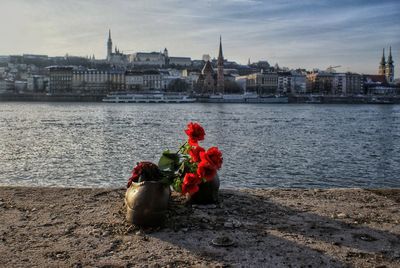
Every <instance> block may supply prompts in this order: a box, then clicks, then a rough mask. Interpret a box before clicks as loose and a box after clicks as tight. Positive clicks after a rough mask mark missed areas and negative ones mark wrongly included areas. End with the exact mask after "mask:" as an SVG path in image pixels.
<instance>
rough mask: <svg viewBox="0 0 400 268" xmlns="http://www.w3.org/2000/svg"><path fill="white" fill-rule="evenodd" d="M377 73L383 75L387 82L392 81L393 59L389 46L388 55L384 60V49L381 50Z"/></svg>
mask: <svg viewBox="0 0 400 268" xmlns="http://www.w3.org/2000/svg"><path fill="white" fill-rule="evenodd" d="M378 74H379V75H384V76H385V77H386V80H387V81H388V82H389V83H392V82H393V81H394V61H393V57H392V47H390V48H389V56H388V59H387V61H386V58H385V49H383V51H382V58H381V62H380V63H379V70H378Z"/></svg>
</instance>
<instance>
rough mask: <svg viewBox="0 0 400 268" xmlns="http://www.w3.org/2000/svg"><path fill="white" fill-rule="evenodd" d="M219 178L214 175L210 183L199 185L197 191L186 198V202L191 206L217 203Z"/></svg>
mask: <svg viewBox="0 0 400 268" xmlns="http://www.w3.org/2000/svg"><path fill="white" fill-rule="evenodd" d="M218 192H219V177H218V174H216V175H215V177H214V179H213V180H212V181H210V182H205V183H201V184H199V190H198V191H197V192H196V193H194V194H193V195H192V196H188V198H187V201H188V202H189V203H191V204H215V203H218Z"/></svg>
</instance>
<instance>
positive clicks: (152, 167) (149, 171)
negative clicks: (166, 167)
mask: <svg viewBox="0 0 400 268" xmlns="http://www.w3.org/2000/svg"><path fill="white" fill-rule="evenodd" d="M140 177H142V178H141V180H142V181H145V180H149V181H157V180H159V179H160V170H159V168H158V166H157V165H156V164H154V163H151V162H147V161H142V162H140V163H138V164H137V165H136V167H135V168H134V169H133V170H132V176H131V177H130V178H129V180H128V184H127V188H129V186H131V184H132V182H139V179H140Z"/></svg>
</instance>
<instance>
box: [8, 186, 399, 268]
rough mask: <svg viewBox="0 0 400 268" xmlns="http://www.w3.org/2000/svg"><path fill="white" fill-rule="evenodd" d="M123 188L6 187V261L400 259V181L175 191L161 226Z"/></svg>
mask: <svg viewBox="0 0 400 268" xmlns="http://www.w3.org/2000/svg"><path fill="white" fill-rule="evenodd" d="M124 192H125V190H124V189H67V188H21V187H0V255H1V258H0V267H35V266H37V267H49V266H53V267H87V266H96V267H132V266H133V267H192V266H194V267H204V266H206V267H208V266H211V267H226V266H230V265H232V266H234V267H241V266H243V267H290V266H292V267H348V266H351V267H378V266H379V267H400V224H399V223H400V189H397V190H363V189H332V190H291V189H287V190H283V189H277V190H263V189H254V190H222V191H221V192H220V203H219V204H217V205H209V206H192V207H190V206H185V205H184V199H183V198H182V197H181V196H179V195H176V194H173V195H172V198H171V202H170V208H169V211H168V220H167V222H166V224H165V226H164V227H162V228H159V229H139V228H137V227H134V226H130V225H128V224H126V223H125V220H124V214H125V210H124V206H123V196H124ZM218 239H219V240H218ZM212 241H214V242H215V241H217V242H218V241H230V242H233V244H232V245H230V246H229V247H218V246H216V245H214V244H213V243H212ZM227 244H231V243H227Z"/></svg>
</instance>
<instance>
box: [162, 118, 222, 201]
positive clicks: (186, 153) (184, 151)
mask: <svg viewBox="0 0 400 268" xmlns="http://www.w3.org/2000/svg"><path fill="white" fill-rule="evenodd" d="M185 133H186V134H187V136H188V141H187V142H185V143H184V144H183V145H182V146H181V147H180V148H179V150H178V151H177V152H171V151H169V150H166V151H164V152H163V154H162V156H161V158H160V161H159V162H158V167H159V168H160V170H161V172H162V173H163V174H164V175H163V176H164V179H163V180H164V181H167V182H168V183H170V184H171V185H172V187H173V189H174V190H175V191H178V192H181V193H182V194H189V195H193V194H194V193H196V192H197V191H198V190H199V185H200V184H201V183H204V182H209V181H212V180H213V179H214V177H215V176H216V174H217V170H219V169H220V168H221V166H222V162H223V158H222V153H221V151H220V150H219V149H218V147H211V148H209V149H208V150H205V149H204V148H203V147H201V146H200V145H199V141H202V140H204V136H205V135H206V134H205V131H204V128H203V127H202V126H201V125H200V124H198V123H193V122H190V123H189V124H188V125H187V129H186V130H185Z"/></svg>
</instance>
